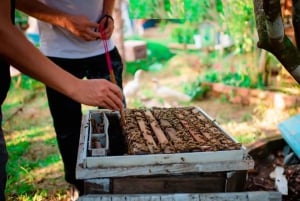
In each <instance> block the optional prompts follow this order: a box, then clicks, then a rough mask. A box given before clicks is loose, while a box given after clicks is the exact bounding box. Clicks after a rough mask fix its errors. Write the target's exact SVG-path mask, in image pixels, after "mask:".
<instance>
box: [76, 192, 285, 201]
mask: <svg viewBox="0 0 300 201" xmlns="http://www.w3.org/2000/svg"><path fill="white" fill-rule="evenodd" d="M255 197H256V198H257V199H256V200H255ZM99 198H101V199H100V200H101V201H106V200H104V199H103V198H109V199H108V200H110V201H281V200H282V198H281V194H280V193H279V192H265V191H254V192H232V193H201V194H198V193H188V194H180V193H175V194H128V195H118V194H107V195H85V196H81V197H80V198H79V199H78V201H99Z"/></svg>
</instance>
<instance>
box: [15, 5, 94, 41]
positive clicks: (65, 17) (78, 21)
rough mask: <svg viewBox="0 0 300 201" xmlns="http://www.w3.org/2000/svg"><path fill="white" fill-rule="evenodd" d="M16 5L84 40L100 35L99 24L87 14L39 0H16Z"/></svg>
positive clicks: (27, 12) (31, 14)
mask: <svg viewBox="0 0 300 201" xmlns="http://www.w3.org/2000/svg"><path fill="white" fill-rule="evenodd" d="M16 7H17V9H19V10H21V11H23V12H24V13H26V14H28V15H30V16H32V17H35V18H37V19H39V20H41V21H45V22H48V23H50V24H53V25H56V26H59V27H62V28H64V29H66V30H68V31H70V32H71V33H73V34H74V35H75V36H77V37H79V38H82V39H84V40H87V41H91V40H95V39H96V38H97V37H99V33H97V32H95V31H94V30H95V29H96V28H97V27H98V24H97V23H96V22H91V21H90V20H89V19H88V18H87V17H86V16H79V15H78V16H76V15H71V14H68V13H66V12H62V11H60V10H58V9H55V8H51V7H49V6H47V5H45V4H43V3H41V2H39V1H38V0H16Z"/></svg>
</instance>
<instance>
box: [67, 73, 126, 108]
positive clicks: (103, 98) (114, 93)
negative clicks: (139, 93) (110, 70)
mask: <svg viewBox="0 0 300 201" xmlns="http://www.w3.org/2000/svg"><path fill="white" fill-rule="evenodd" d="M71 97H73V98H74V99H75V100H77V101H78V102H80V103H83V104H86V105H90V106H101V107H104V108H107V109H112V110H119V111H120V110H122V108H123V102H122V99H123V96H122V92H121V89H120V88H119V87H118V86H117V85H115V84H113V83H112V82H110V81H108V80H105V79H89V80H80V79H79V84H78V85H77V86H76V87H75V89H74V91H73V94H72V95H71Z"/></svg>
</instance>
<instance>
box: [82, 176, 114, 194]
mask: <svg viewBox="0 0 300 201" xmlns="http://www.w3.org/2000/svg"><path fill="white" fill-rule="evenodd" d="M110 192H111V179H108V178H104V179H102V178H97V179H86V180H84V193H85V194H103V193H110Z"/></svg>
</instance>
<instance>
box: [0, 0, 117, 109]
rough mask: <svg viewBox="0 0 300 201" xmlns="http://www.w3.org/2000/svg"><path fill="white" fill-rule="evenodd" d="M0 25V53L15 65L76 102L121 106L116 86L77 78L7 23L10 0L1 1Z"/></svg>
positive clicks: (112, 107)
mask: <svg viewBox="0 0 300 201" xmlns="http://www.w3.org/2000/svg"><path fill="white" fill-rule="evenodd" d="M0 24H1V26H0V56H1V57H2V58H4V59H5V60H7V61H8V62H9V63H11V64H12V65H14V67H16V68H18V69H19V70H20V71H22V72H24V73H26V74H28V75H30V76H32V77H33V78H35V79H37V80H40V81H41V82H44V83H45V84H47V85H48V86H49V87H52V88H54V89H55V90H57V91H59V92H61V93H63V94H65V95H67V96H69V97H71V98H73V99H74V100H76V101H78V102H81V103H84V104H87V105H93V106H103V107H107V108H111V109H116V110H120V109H122V94H121V91H120V89H119V88H118V87H117V86H116V85H114V84H112V83H110V82H108V81H106V80H99V79H98V80H81V79H77V78H76V77H74V76H72V75H71V74H69V73H67V72H66V71H64V70H62V69H61V68H59V67H58V66H56V65H55V64H54V63H52V62H51V61H50V60H49V59H47V58H46V57H45V56H44V55H43V54H42V53H41V52H40V51H39V50H38V49H37V48H35V47H34V46H33V45H32V44H31V43H30V42H29V41H28V40H27V39H26V38H25V36H24V35H23V34H22V33H21V32H20V31H19V30H17V28H15V27H14V26H13V24H12V23H11V22H10V0H1V1H0ZM0 87H1V86H0Z"/></svg>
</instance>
